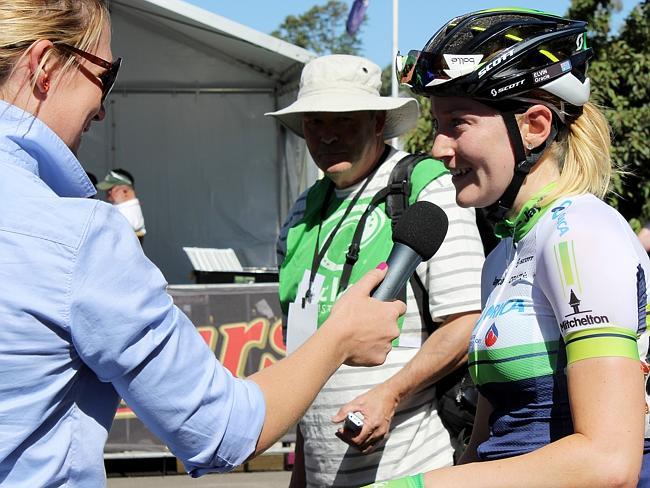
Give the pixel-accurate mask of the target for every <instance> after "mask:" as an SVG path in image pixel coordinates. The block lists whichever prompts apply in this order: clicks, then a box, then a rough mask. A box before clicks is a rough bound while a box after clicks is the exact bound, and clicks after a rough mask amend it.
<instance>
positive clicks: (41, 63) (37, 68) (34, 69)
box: [27, 39, 56, 99]
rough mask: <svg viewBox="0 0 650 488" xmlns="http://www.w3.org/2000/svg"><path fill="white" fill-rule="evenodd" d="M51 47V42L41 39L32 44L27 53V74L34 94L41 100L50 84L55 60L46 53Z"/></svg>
mask: <svg viewBox="0 0 650 488" xmlns="http://www.w3.org/2000/svg"><path fill="white" fill-rule="evenodd" d="M53 47H54V44H52V42H51V41H48V40H45V39H42V40H40V41H36V42H35V43H34V44H32V46H31V47H30V48H29V51H28V52H27V58H28V61H29V74H30V78H31V80H32V82H34V92H35V95H37V96H38V98H41V99H42V98H45V96H46V95H47V92H48V91H49V90H50V85H51V83H52V77H53V74H54V66H55V64H56V60H55V59H54V58H52V57H51V56H50V55H48V52H50V50H51V49H52V48H53ZM50 54H51V53H50Z"/></svg>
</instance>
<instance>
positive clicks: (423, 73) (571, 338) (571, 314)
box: [380, 9, 650, 488]
mask: <svg viewBox="0 0 650 488" xmlns="http://www.w3.org/2000/svg"><path fill="white" fill-rule="evenodd" d="M591 56H592V50H591V48H589V47H588V46H587V25H586V23H585V22H582V21H578V20H569V19H564V18H562V17H558V16H555V15H552V14H547V13H544V12H540V11H537V10H527V9H490V10H484V11H479V12H474V13H470V14H467V15H463V16H460V17H457V18H454V19H452V20H451V21H449V22H448V23H446V24H445V25H444V26H443V27H442V28H441V29H440V30H439V31H438V32H437V33H436V34H435V35H434V36H433V37H432V38H431V39H430V40H429V41H428V42H427V44H426V45H425V47H424V48H423V49H422V51H421V52H411V53H410V54H409V56H408V57H407V59H406V62H405V63H403V64H404V67H405V69H404V70H402V74H403V75H402V76H400V78H401V81H402V82H403V83H405V84H408V85H409V86H411V88H412V89H413V90H414V91H415V92H416V93H420V94H423V95H426V96H430V97H431V105H432V115H433V120H434V125H435V127H436V133H435V138H434V143H433V150H432V154H433V155H434V156H435V157H438V158H440V159H441V160H442V161H443V162H444V163H445V166H447V167H448V168H449V170H450V171H451V173H452V175H453V182H454V186H455V187H456V200H457V201H458V203H459V204H460V205H462V206H463V207H480V208H487V209H488V210H489V212H490V214H491V216H492V218H493V219H494V220H496V222H497V223H496V226H495V229H496V232H497V233H498V235H499V236H500V237H501V238H502V240H501V242H500V244H499V245H498V246H497V247H496V248H495V249H494V250H493V251H492V253H491V254H490V255H489V256H488V258H487V260H486V263H485V267H484V270H483V277H482V289H483V291H482V295H483V299H482V300H483V312H482V315H481V318H480V319H479V321H478V322H477V323H476V326H475V327H474V331H473V332H472V339H471V341H470V345H469V367H470V371H471V373H472V377H473V379H474V381H475V383H476V384H477V386H478V390H479V394H480V396H479V400H478V409H477V414H476V420H475V423H474V430H473V432H472V437H471V440H470V443H469V446H468V448H467V450H466V452H465V454H464V455H463V457H462V459H461V460H460V465H459V466H454V467H451V468H443V469H439V470H435V471H429V472H427V473H425V474H424V475H418V476H414V477H411V478H410V479H403V480H401V481H396V482H386V483H382V484H380V486H382V487H385V488H389V487H398V486H400V487H406V486H423V485H424V486H427V487H443V486H444V487H447V486H449V487H455V488H462V487H472V488H483V487H499V488H508V487H513V488H514V487H516V488H519V487H527V488H532V487H554V488H562V487H571V488H579V487H585V488H594V487H610V486H619V487H623V486H624V487H634V486H640V487H647V486H650V462H649V461H650V454H649V452H650V442H649V440H650V439H649V436H648V434H649V433H650V424H649V423H648V420H649V417H648V398H647V394H646V387H645V385H644V382H645V381H646V378H644V375H646V376H647V374H648V371H650V368H649V367H648V363H647V361H648V330H647V311H648V310H649V306H648V291H649V290H648V284H649V283H650V279H649V278H650V261H649V260H648V256H647V254H646V252H645V251H644V249H643V248H642V246H641V244H640V243H639V240H638V239H637V238H636V236H635V234H634V232H633V231H632V229H631V228H630V226H629V224H628V223H627V221H626V220H625V219H624V218H623V217H622V216H621V215H620V214H619V213H618V212H617V211H616V210H614V209H613V208H612V207H610V206H609V205H607V204H606V203H605V202H604V201H603V198H604V197H605V195H606V194H607V192H608V188H609V184H610V179H611V176H612V172H613V170H612V161H611V158H610V130H609V127H608V124H607V121H606V119H605V117H604V116H603V114H602V113H601V112H600V111H599V109H598V108H597V107H596V106H595V105H594V104H592V103H590V102H589V93H590V80H589V78H588V76H587V62H588V60H589V58H590V57H591ZM644 431H645V432H644ZM644 438H645V440H644Z"/></svg>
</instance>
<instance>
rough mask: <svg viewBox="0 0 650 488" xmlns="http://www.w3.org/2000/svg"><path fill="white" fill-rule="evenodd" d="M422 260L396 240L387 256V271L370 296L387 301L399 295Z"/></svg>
mask: <svg viewBox="0 0 650 488" xmlns="http://www.w3.org/2000/svg"><path fill="white" fill-rule="evenodd" d="M421 262H422V256H420V255H419V254H418V253H417V252H415V251H414V250H413V249H411V248H410V247H408V246H407V245H405V244H401V243H399V242H396V243H395V244H394V245H393V249H392V250H391V252H390V255H389V256H388V260H387V261H386V264H388V272H387V273H386V277H385V278H384V281H382V282H381V283H380V284H379V286H378V287H377V288H376V289H375V291H374V292H373V293H372V297H373V298H376V299H377V300H381V301H382V302H389V301H391V300H395V299H396V298H398V297H399V293H400V292H401V291H402V288H404V286H406V282H407V281H408V280H409V278H410V277H411V275H412V274H413V272H414V271H415V268H417V266H418V264H420V263H421Z"/></svg>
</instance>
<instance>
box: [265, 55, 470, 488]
mask: <svg viewBox="0 0 650 488" xmlns="http://www.w3.org/2000/svg"><path fill="white" fill-rule="evenodd" d="M380 86H381V70H380V68H379V67H378V66H377V65H376V64H374V63H372V62H371V61H368V60H367V59H364V58H361V57H357V56H348V55H331V56H324V57H321V58H317V59H315V60H313V61H311V62H310V63H308V64H307V65H306V66H305V68H304V70H303V72H302V77H301V81H300V90H299V93H298V99H297V100H296V101H295V102H294V103H293V104H291V105H290V106H288V107H286V108H285V109H283V110H279V111H277V112H273V113H270V114H267V115H272V116H274V117H276V118H277V119H279V121H280V122H282V123H283V124H284V125H286V126H287V127H288V128H289V129H290V130H292V131H293V132H295V133H296V134H297V135H299V136H300V137H303V138H304V139H305V141H306V143H307V147H308V149H309V152H310V154H311V156H312V158H313V160H314V162H315V163H316V165H317V166H318V167H319V168H320V169H321V170H322V171H323V173H324V174H325V178H323V179H322V180H320V181H318V182H316V183H315V184H314V185H313V186H312V187H311V188H309V189H308V190H307V191H306V192H305V193H303V194H302V195H301V196H300V197H299V198H298V200H297V201H296V202H295V204H294V206H293V208H292V209H291V211H290V213H289V216H288V218H287V221H286V222H285V224H284V226H283V227H282V230H281V234H280V238H279V241H278V265H279V266H280V301H281V303H282V307H283V311H284V313H285V314H286V315H285V319H286V320H285V321H284V326H285V334H286V338H287V349H288V352H289V353H291V352H292V350H294V349H295V348H296V347H297V346H298V345H299V344H300V343H301V341H302V340H304V339H305V338H307V337H309V335H310V334H312V333H313V332H314V331H315V330H316V329H317V328H318V326H319V325H320V324H321V323H323V321H324V320H325V319H326V318H327V316H328V314H329V312H330V310H331V306H332V303H333V302H334V300H335V297H336V296H337V295H338V294H339V293H341V292H342V291H343V290H344V289H345V287H346V286H347V285H348V284H350V283H353V282H354V281H356V280H357V279H358V278H359V277H360V276H361V275H362V274H363V272H364V271H365V270H366V269H368V268H369V267H371V266H374V265H375V264H376V263H378V262H381V261H384V260H385V259H386V258H387V256H388V254H389V252H390V249H391V247H392V239H391V236H392V232H391V219H390V218H389V217H388V216H387V215H386V213H385V204H384V203H380V204H379V205H378V207H377V208H375V209H374V210H372V211H371V212H370V213H369V214H368V215H367V218H365V220H364V219H362V218H361V216H362V214H363V213H364V211H366V209H368V206H369V203H370V201H371V200H372V199H373V197H374V196H375V195H376V194H377V192H379V191H380V190H382V189H384V188H385V187H386V186H387V184H388V182H389V178H390V175H391V171H392V170H393V168H395V166H396V165H397V164H398V162H399V161H400V160H402V159H403V158H404V157H405V156H407V154H406V153H405V152H403V151H399V150H397V149H395V148H393V147H391V146H389V145H387V144H386V143H385V142H384V141H386V140H387V139H390V138H392V137H397V136H399V135H401V134H403V133H405V132H406V131H408V130H409V129H411V128H413V127H414V126H415V124H416V122H417V117H418V105H417V102H416V101H415V100H414V99H412V98H391V97H381V96H380V95H379V88H380ZM410 181H411V184H412V192H411V197H410V198H411V199H410V200H409V202H410V203H413V202H414V201H415V200H428V201H431V202H433V203H436V204H437V205H438V206H440V207H441V208H442V209H444V210H445V212H446V213H447V216H448V218H449V231H448V233H447V236H446V238H445V242H444V243H443V245H442V247H441V248H440V250H439V251H438V252H437V254H436V256H434V257H433V258H432V259H431V260H430V261H428V262H426V263H423V264H421V265H420V266H419V267H418V270H417V274H418V277H419V279H420V281H421V283H422V284H423V285H422V288H423V292H424V293H423V294H422V295H423V296H424V297H425V298H424V300H425V301H426V300H427V299H428V307H425V308H426V309H427V310H426V313H429V314H430V315H431V318H432V319H433V322H434V323H435V325H436V328H435V331H433V332H432V333H431V334H430V333H429V331H428V328H427V326H426V324H424V321H423V320H421V318H420V313H419V311H418V310H419V309H418V305H417V303H416V300H415V297H414V292H413V289H412V286H411V285H409V286H408V287H407V288H408V290H407V305H408V312H407V314H406V316H405V319H404V321H403V323H402V324H401V334H400V337H399V339H398V342H397V343H396V344H395V347H394V348H393V350H392V351H391V352H390V353H389V355H388V359H387V360H386V363H385V364H384V365H383V366H380V367H376V368H353V367H345V366H344V367H342V368H340V369H339V370H338V371H337V372H336V373H335V374H334V375H333V376H332V378H331V379H330V381H329V382H328V383H327V384H326V385H325V387H324V388H323V389H322V390H321V392H320V393H319V395H318V397H317V398H316V400H315V401H314V403H313V405H312V406H311V407H310V408H309V410H308V411H307V412H306V413H305V415H304V417H303V419H302V421H301V422H300V424H299V428H298V438H297V445H296V462H295V465H294V471H293V476H292V484H291V486H294V487H297V486H304V485H306V484H308V485H309V486H360V485H364V484H367V483H371V482H373V481H374V480H382V479H390V478H395V477H397V476H404V475H406V474H410V473H419V472H423V471H424V470H427V469H433V468H435V467H441V466H445V465H450V464H451V463H452V456H453V449H452V446H451V444H450V437H449V435H448V433H447V431H446V430H445V428H444V427H443V425H442V423H441V420H440V418H439V416H438V414H437V411H436V406H437V402H436V393H435V385H434V386H432V385H433V384H434V383H435V382H436V381H437V380H439V379H440V378H442V377H444V376H445V375H446V374H447V373H449V372H450V371H452V370H454V369H455V368H456V367H457V366H458V365H460V364H461V363H462V362H463V361H465V357H466V356H465V355H466V351H467V343H468V341H469V337H470V333H471V330H472V326H473V324H474V322H475V320H476V318H477V317H478V310H479V309H480V290H479V284H480V270H481V266H482V264H483V248H482V244H481V241H480V237H479V234H478V231H477V229H476V225H475V215H474V211H473V210H472V209H461V208H460V207H458V206H457V205H456V202H455V191H454V187H453V186H452V183H451V177H450V175H449V173H448V172H447V171H446V170H445V168H444V166H443V165H442V163H440V162H439V161H434V160H433V159H425V160H423V161H421V162H419V163H418V164H417V165H416V166H415V167H414V169H413V173H412V175H411V179H410ZM360 225H363V226H364V227H363V229H362V230H361V231H360V232H356V231H357V229H358V226H360ZM355 233H356V234H357V237H358V240H359V242H357V243H356V244H357V246H358V253H356V254H355V256H353V257H351V255H350V253H349V252H348V251H349V249H351V248H352V247H354V246H351V244H354V239H355V238H357V237H355ZM354 258H356V259H354ZM350 412H360V414H361V416H362V417H363V427H362V428H361V430H360V431H355V430H353V429H351V428H344V427H341V425H339V426H338V427H340V428H339V430H338V431H337V430H336V429H337V425H335V424H336V423H340V422H342V421H343V420H344V419H345V418H346V415H347V414H348V413H350ZM333 422H334V423H333ZM389 434H390V435H389ZM335 435H336V437H338V439H337V438H336V437H335ZM341 441H344V442H341ZM346 443H347V444H349V445H347V444H346ZM351 446H352V447H351Z"/></svg>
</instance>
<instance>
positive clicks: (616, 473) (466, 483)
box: [425, 434, 642, 488]
mask: <svg viewBox="0 0 650 488" xmlns="http://www.w3.org/2000/svg"><path fill="white" fill-rule="evenodd" d="M613 451H614V450H604V449H603V446H602V445H597V444H596V443H595V442H594V441H592V440H590V439H589V438H587V437H586V436H584V435H582V434H572V435H570V436H567V437H564V438H563V439H560V440H558V441H556V442H553V443H552V444H549V445H547V446H545V447H543V448H541V449H538V450H536V451H533V452H531V453H528V454H524V455H521V456H516V457H512V458H507V459H501V460H497V461H485V462H479V463H471V464H465V465H462V466H453V467H450V468H443V469H438V470H435V471H430V472H428V473H426V474H425V486H426V487H439V486H453V487H457V488H463V487H468V488H492V487H494V488H509V487H512V488H520V487H522V486H526V487H527V488H536V487H539V488H547V487H549V486H553V487H554V488H563V487H567V488H569V487H571V488H580V487H585V488H594V487H599V486H608V487H609V486H636V480H635V476H636V475H637V474H638V468H634V467H632V468H631V469H630V470H629V471H631V472H629V473H628V474H627V476H625V475H624V474H625V473H624V471H625V470H619V469H612V465H616V464H617V463H619V462H620V463H627V460H621V457H622V456H621V454H620V453H618V452H613ZM641 453H642V446H641V445H639V449H638V458H639V459H638V462H639V464H638V465H637V466H640V461H641ZM632 464H634V463H632ZM615 468H616V466H615ZM635 469H636V474H634V470H635ZM622 472H623V473H622ZM630 479H634V481H633V482H630V481H629V480H630Z"/></svg>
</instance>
